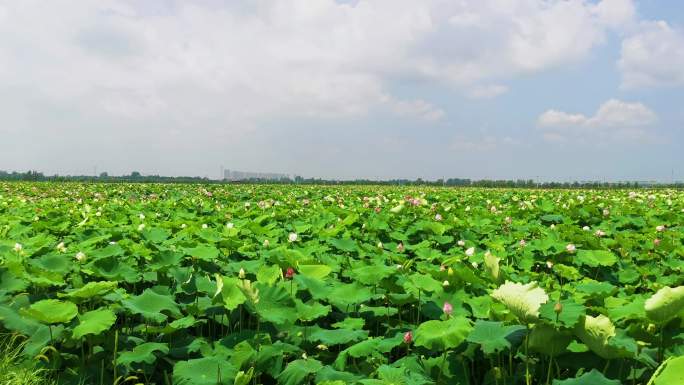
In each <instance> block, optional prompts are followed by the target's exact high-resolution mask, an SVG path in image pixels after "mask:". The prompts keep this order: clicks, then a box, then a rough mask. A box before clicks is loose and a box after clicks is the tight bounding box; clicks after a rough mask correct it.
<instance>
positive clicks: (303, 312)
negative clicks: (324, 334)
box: [295, 299, 331, 321]
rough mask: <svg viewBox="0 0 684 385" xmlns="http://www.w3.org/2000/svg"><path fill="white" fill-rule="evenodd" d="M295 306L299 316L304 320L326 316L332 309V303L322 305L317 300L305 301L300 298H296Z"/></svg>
mask: <svg viewBox="0 0 684 385" xmlns="http://www.w3.org/2000/svg"><path fill="white" fill-rule="evenodd" d="M295 307H296V309H297V318H298V319H300V320H302V321H313V320H315V319H318V318H321V317H325V316H326V315H328V313H330V310H331V308H330V305H322V304H320V303H318V302H316V301H309V302H308V303H304V302H302V301H300V300H299V299H295Z"/></svg>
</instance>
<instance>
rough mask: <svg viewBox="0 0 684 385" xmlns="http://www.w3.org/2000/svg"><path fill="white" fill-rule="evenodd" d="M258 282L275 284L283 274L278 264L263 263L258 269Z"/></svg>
mask: <svg viewBox="0 0 684 385" xmlns="http://www.w3.org/2000/svg"><path fill="white" fill-rule="evenodd" d="M256 276H257V282H259V283H263V284H266V285H269V286H273V285H274V284H275V283H276V282H278V280H279V279H280V278H281V277H282V276H283V273H282V270H281V269H280V266H278V265H270V266H267V265H262V266H261V267H259V270H258V271H257V274H256Z"/></svg>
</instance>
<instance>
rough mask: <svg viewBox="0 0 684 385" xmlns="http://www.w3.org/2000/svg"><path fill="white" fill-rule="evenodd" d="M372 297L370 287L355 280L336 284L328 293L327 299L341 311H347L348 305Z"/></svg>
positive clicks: (356, 303)
mask: <svg viewBox="0 0 684 385" xmlns="http://www.w3.org/2000/svg"><path fill="white" fill-rule="evenodd" d="M371 298H373V292H372V291H371V289H370V288H368V287H366V286H363V285H361V284H359V283H357V282H354V283H350V284H342V283H341V284H338V285H336V286H335V287H334V288H333V289H332V291H331V292H330V294H329V301H330V303H332V304H333V305H335V306H336V307H337V308H338V309H340V310H342V311H347V310H348V307H349V306H353V305H358V304H361V303H363V302H366V301H368V300H370V299H371Z"/></svg>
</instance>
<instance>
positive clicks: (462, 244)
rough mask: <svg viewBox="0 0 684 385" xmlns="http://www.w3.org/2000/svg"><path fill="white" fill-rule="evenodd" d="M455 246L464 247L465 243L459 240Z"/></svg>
mask: <svg viewBox="0 0 684 385" xmlns="http://www.w3.org/2000/svg"><path fill="white" fill-rule="evenodd" d="M456 244H458V245H459V246H461V247H462V246H465V241H464V240H462V239H461V240H460V241H458V242H456Z"/></svg>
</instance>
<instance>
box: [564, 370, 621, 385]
mask: <svg viewBox="0 0 684 385" xmlns="http://www.w3.org/2000/svg"><path fill="white" fill-rule="evenodd" d="M553 385H621V382H620V381H619V380H610V379H608V378H606V377H605V376H604V375H603V374H601V372H599V371H598V370H596V369H592V370H591V372H589V373H584V374H583V375H581V376H579V377H576V378H569V379H567V380H562V381H561V380H553Z"/></svg>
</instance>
